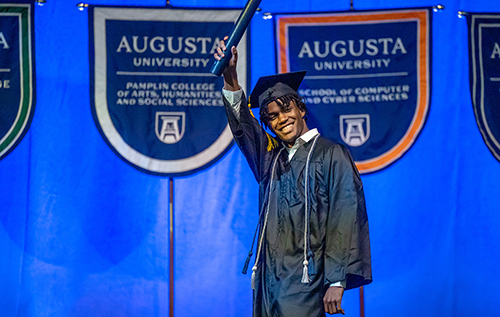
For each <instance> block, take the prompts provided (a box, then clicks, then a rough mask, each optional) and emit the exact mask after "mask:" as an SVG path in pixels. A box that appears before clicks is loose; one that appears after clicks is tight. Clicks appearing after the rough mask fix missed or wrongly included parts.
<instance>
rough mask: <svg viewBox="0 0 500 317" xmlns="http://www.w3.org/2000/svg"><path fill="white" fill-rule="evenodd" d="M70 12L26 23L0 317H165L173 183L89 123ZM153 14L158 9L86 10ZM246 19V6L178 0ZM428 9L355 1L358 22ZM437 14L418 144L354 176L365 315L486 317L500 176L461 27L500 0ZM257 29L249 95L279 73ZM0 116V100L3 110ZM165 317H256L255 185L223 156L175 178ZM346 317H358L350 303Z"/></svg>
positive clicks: (81, 52) (48, 9)
mask: <svg viewBox="0 0 500 317" xmlns="http://www.w3.org/2000/svg"><path fill="white" fill-rule="evenodd" d="M76 3H77V2H76V1H75V2H72V1H55V0H48V3H47V4H46V5H45V6H43V7H37V8H36V10H35V15H36V17H35V37H36V74H37V89H36V90H37V103H36V111H35V115H34V119H33V123H32V126H31V129H30V131H29V132H28V133H27V135H26V137H25V138H24V140H23V141H22V142H21V143H20V145H19V146H18V147H17V148H16V149H15V150H14V151H13V152H12V153H11V154H10V155H8V156H7V157H6V158H5V159H3V160H2V161H0V251H1V255H0V294H1V296H0V311H1V315H2V316H167V315H168V309H169V307H168V305H169V304H168V291H169V290H168V288H169V285H168V279H169V275H168V262H169V258H168V228H169V225H170V224H169V217H168V204H169V199H168V192H169V182H168V179H165V178H161V177H155V176H151V175H147V174H143V173H141V172H139V171H137V170H135V169H134V168H132V167H131V166H129V165H127V164H126V163H125V162H123V161H122V160H121V159H120V158H118V157H117V156H116V155H115V154H114V153H113V152H112V151H111V149H110V148H109V147H108V146H107V145H106V143H105V142H104V141H103V139H102V137H101V136H100V135H99V133H98V131H97V128H96V127H95V125H94V122H93V119H92V114H91V110H90V101H89V63H88V22H87V20H88V18H87V13H86V12H80V11H78V10H77V8H76V6H75V5H76ZM92 3H93V4H103V5H104V4H105V5H164V4H165V1H164V0H142V1H138V0H96V1H93V2H92ZM171 4H172V5H177V6H193V7H196V6H204V7H221V6H224V7H243V6H244V4H245V1H244V0H222V1H215V0H204V1H201V0H182V1H181V0H177V1H174V0H172V1H171ZM436 4H438V3H437V2H429V1H422V0H408V1H405V2H404V3H402V2H401V1H398V0H356V1H354V5H355V8H357V9H381V8H396V7H401V6H402V5H404V6H407V7H416V6H432V5H436ZM442 4H444V5H445V6H446V9H445V10H444V11H443V12H441V13H436V14H434V16H433V34H432V37H433V62H432V96H431V101H432V103H431V108H430V113H429V117H428V120H427V123H426V126H425V127H424V129H423V131H422V133H421V135H420V137H419V139H418V140H417V142H416V143H415V144H414V146H413V147H412V148H411V149H410V151H408V153H407V154H405V156H404V157H403V158H402V159H400V160H399V161H397V162H396V163H395V164H393V165H391V166H390V167H389V168H387V169H385V170H383V171H381V172H377V173H374V174H371V175H366V176H363V181H364V184H365V193H366V201H367V206H368V213H369V219H370V230H371V241H372V257H373V277H374V282H373V283H372V284H371V285H369V286H367V287H366V288H365V305H366V315H367V316H439V317H447V316H450V317H451V316H497V315H498V312H497V308H496V307H495V305H494V303H496V297H497V294H498V290H497V288H498V284H499V282H500V278H499V277H498V276H500V266H499V265H498V262H499V260H500V255H499V251H498V245H499V244H500V231H499V230H498V228H499V227H500V216H499V215H498V210H499V206H500V185H499V184H498V182H499V180H500V162H498V161H496V160H495V159H494V157H493V155H492V154H491V153H490V152H489V150H488V148H487V147H486V145H485V144H484V142H483V140H482V138H481V135H480V133H479V130H478V128H477V126H476V123H475V118H474V113H473V109H472V104H471V98H470V93H469V81H468V75H469V73H468V53H467V25H466V21H465V19H459V18H457V11H458V10H466V11H477V12H481V11H495V10H497V11H498V10H499V9H500V7H499V6H498V1H494V0H485V1H474V2H472V1H465V0H461V1H459V0H454V1H453V0H449V1H447V2H443V3H442ZM261 7H262V8H263V10H264V11H269V12H284V11H286V12H295V11H326V10H328V11H331V10H347V9H349V1H347V0H345V1H326V0H309V1H298V0H289V1H286V2H282V1H263V2H262V4H261ZM261 17H262V15H257V16H256V17H255V18H254V20H253V22H254V23H253V25H252V40H251V42H252V56H253V58H252V83H253V84H255V82H256V80H257V78H258V77H259V76H263V75H269V74H270V73H272V70H274V69H275V61H274V53H273V47H274V37H273V25H272V24H273V22H272V20H264V19H262V18H261ZM0 102H1V101H0ZM174 192H175V197H174V198H175V199H174V209H175V223H174V226H175V315H176V316H179V317H181V316H251V290H250V277H249V276H248V275H242V274H241V273H240V272H241V266H242V265H243V262H244V260H245V257H246V253H247V249H248V247H249V246H250V243H251V238H252V234H253V229H254V226H255V224H256V221H257V220H256V213H257V184H256V183H255V181H254V178H253V176H252V174H251V171H250V169H249V168H248V166H247V165H246V162H245V160H244V158H243V156H242V154H241V153H240V152H239V150H238V149H237V148H235V147H233V148H232V149H231V150H230V151H229V152H228V153H227V154H226V155H225V156H224V157H223V159H222V160H221V161H219V162H218V163H216V164H215V165H213V166H212V167H210V168H209V169H207V170H205V171H201V172H199V173H197V174H195V175H192V176H189V177H185V178H176V179H175V180H174ZM343 306H344V308H345V309H346V311H347V314H348V316H356V315H358V311H359V308H358V307H359V301H358V293H357V291H347V292H346V294H345V298H344V305H343Z"/></svg>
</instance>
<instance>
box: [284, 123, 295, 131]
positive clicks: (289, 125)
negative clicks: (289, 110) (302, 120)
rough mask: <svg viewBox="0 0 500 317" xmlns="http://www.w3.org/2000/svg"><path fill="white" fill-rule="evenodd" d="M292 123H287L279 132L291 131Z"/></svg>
mask: <svg viewBox="0 0 500 317" xmlns="http://www.w3.org/2000/svg"><path fill="white" fill-rule="evenodd" d="M292 127H293V123H288V124H287V125H285V126H284V127H282V128H281V132H285V133H286V132H290V131H291V130H292Z"/></svg>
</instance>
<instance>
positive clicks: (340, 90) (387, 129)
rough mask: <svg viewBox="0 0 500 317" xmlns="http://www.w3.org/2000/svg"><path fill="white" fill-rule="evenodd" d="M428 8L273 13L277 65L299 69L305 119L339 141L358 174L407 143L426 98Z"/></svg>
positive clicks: (398, 153)
mask: <svg viewBox="0 0 500 317" xmlns="http://www.w3.org/2000/svg"><path fill="white" fill-rule="evenodd" d="M431 12H432V11H431V9H430V8H420V9H404V10H387V11H386V10H384V11H366V12H360V11H356V12H341V13H321V14H293V15H277V17H276V19H275V23H276V45H277V49H276V52H277V65H278V71H279V72H280V73H281V72H290V71H299V70H307V74H306V77H305V80H304V81H303V83H302V85H301V89H300V90H299V93H300V94H301V95H302V96H303V97H305V99H306V104H307V105H308V109H309V111H310V114H309V117H308V121H309V123H310V126H312V127H318V129H319V130H320V132H321V133H322V134H323V135H324V136H326V137H327V138H329V139H332V140H334V141H336V142H339V143H343V144H345V145H347V146H348V147H349V149H350V151H351V153H352V155H353V157H354V160H355V161H356V165H357V166H358V169H359V171H360V172H361V173H369V172H375V171H378V170H380V169H382V168H384V167H386V166H388V165H390V164H391V163H393V162H395V161H396V160H397V159H399V158H400V157H402V156H403V154H404V153H405V152H406V151H408V150H409V149H410V147H411V146H412V144H413V143H414V142H415V140H416V139H417V137H418V135H419V133H420V131H421V130H422V128H423V127H424V124H425V121H426V118H427V113H428V111H429V99H430V97H429V96H430V62H431V56H430V51H431V49H430V43H431V39H430V34H431Z"/></svg>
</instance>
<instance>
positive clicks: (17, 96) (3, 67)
mask: <svg viewBox="0 0 500 317" xmlns="http://www.w3.org/2000/svg"><path fill="white" fill-rule="evenodd" d="M33 21H34V20H33V7H32V4H31V3H22V4H21V3H18V4H15V3H0V160H1V159H3V158H4V157H6V156H7V155H8V154H9V153H10V152H11V151H12V150H13V149H14V148H15V147H16V146H17V145H18V144H19V143H20V142H21V140H22V139H23V137H24V135H25V134H26V132H28V129H29V127H30V125H31V120H32V119H33V114H34V112H35V61H34V59H35V54H34V44H33V43H34V39H33Z"/></svg>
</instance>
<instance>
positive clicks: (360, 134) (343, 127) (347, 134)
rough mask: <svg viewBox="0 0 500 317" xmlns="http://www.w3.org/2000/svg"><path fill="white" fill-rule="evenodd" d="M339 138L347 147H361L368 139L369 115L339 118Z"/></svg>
mask: <svg viewBox="0 0 500 317" xmlns="http://www.w3.org/2000/svg"><path fill="white" fill-rule="evenodd" d="M340 136H341V137H342V140H344V142H345V143H346V144H347V145H349V146H353V147H356V146H360V145H363V144H364V143H365V142H366V141H367V140H368V138H369V137H370V115H368V114H355V115H342V116H340Z"/></svg>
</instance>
